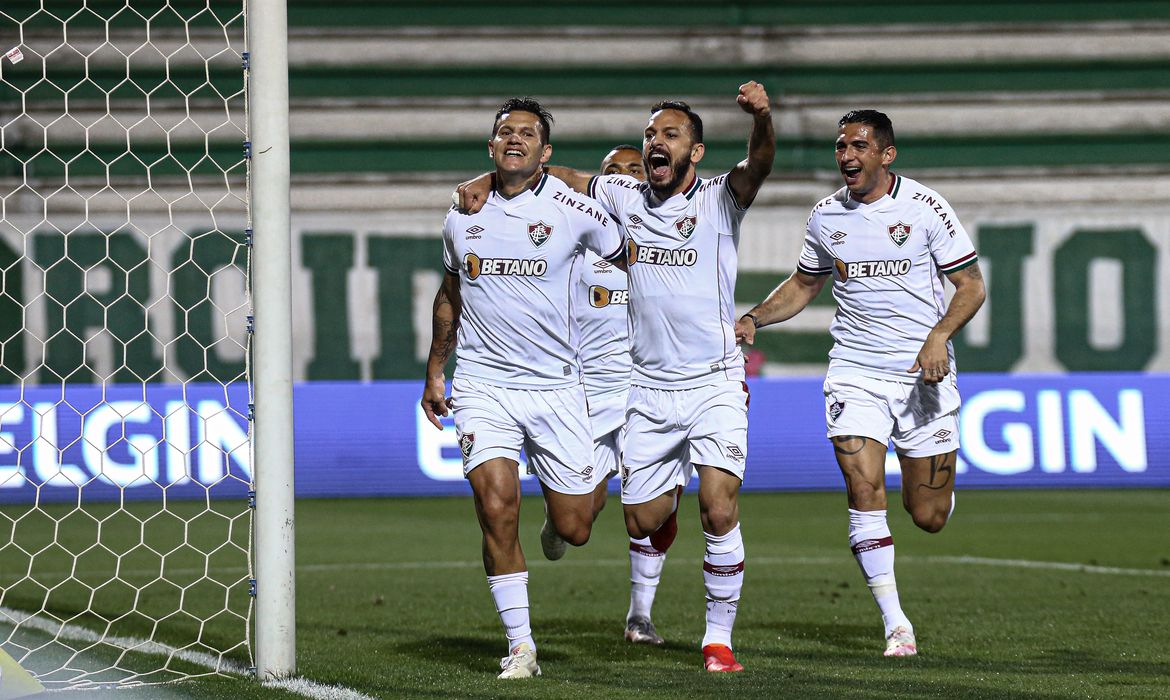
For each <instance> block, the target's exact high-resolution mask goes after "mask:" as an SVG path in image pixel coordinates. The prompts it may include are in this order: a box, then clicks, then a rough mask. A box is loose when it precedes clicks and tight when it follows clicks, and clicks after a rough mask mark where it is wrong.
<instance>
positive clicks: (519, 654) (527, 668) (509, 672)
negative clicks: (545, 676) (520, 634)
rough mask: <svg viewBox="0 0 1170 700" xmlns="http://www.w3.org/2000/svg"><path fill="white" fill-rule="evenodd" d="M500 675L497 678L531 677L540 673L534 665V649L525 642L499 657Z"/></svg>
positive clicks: (538, 668) (538, 667)
mask: <svg viewBox="0 0 1170 700" xmlns="http://www.w3.org/2000/svg"><path fill="white" fill-rule="evenodd" d="M500 669H501V671H500V675H498V676H496V677H497V678H532V677H533V676H539V675H540V666H537V665H536V650H535V649H533V648H532V647H531V646H529V645H528V644H527V643H524V644H520V645H518V646H517V647H516V648H515V649H513V650H512V653H511V654H509V655H507V656H505V657H504V658H502V659H500Z"/></svg>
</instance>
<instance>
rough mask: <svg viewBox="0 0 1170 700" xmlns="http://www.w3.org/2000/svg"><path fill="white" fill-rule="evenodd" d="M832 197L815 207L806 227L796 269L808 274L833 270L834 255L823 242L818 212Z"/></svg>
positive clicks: (825, 272) (818, 273)
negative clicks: (826, 248)
mask: <svg viewBox="0 0 1170 700" xmlns="http://www.w3.org/2000/svg"><path fill="white" fill-rule="evenodd" d="M830 201H832V198H831V197H830V198H828V199H824V200H822V201H821V202H820V203H818V204H817V206H815V207H813V210H812V213H811V214H809V216H808V223H807V224H806V225H805V228H804V246H803V247H802V248H801V249H800V258H799V259H798V260H797V262H796V269H797V270H800V271H801V272H803V273H804V274H806V275H814V276H819V275H828V274H830V273H832V272H833V256H832V255H830V254H829V251H827V250H825V246H824V245H822V244H821V237H820V235H819V231H820V221H819V217H818V214H819V212H820V210H821V207H822V206H825V205H827V204H828V203H829V202H830Z"/></svg>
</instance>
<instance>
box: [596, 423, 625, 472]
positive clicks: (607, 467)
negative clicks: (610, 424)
mask: <svg viewBox="0 0 1170 700" xmlns="http://www.w3.org/2000/svg"><path fill="white" fill-rule="evenodd" d="M622 432H623V431H622V429H621V428H615V429H613V430H611V431H609V432H608V433H606V434H605V435H602V436H601V437H599V438H597V439H596V440H594V441H593V466H594V468H595V469H596V470H597V473H598V474H600V475H601V478H602V479H605V480H607V481H608V480H609V478H610V477H612V476H614V475H615V474H617V473H618V470H619V469H620V467H621V463H622Z"/></svg>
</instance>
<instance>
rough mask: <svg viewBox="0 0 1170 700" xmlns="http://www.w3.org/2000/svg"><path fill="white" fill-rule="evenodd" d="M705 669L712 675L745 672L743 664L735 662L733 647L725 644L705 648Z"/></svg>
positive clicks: (710, 645) (709, 645)
mask: <svg viewBox="0 0 1170 700" xmlns="http://www.w3.org/2000/svg"><path fill="white" fill-rule="evenodd" d="M703 667H704V668H706V669H707V670H708V671H710V672H712V673H734V672H736V671H742V670H743V664H741V663H740V662H738V661H736V660H735V654H732V653H731V647H728V646H725V645H723V644H708V645H707V646H705V647H703Z"/></svg>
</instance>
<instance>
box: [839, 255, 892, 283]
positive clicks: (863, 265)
mask: <svg viewBox="0 0 1170 700" xmlns="http://www.w3.org/2000/svg"><path fill="white" fill-rule="evenodd" d="M833 266H834V267H836V268H837V275H838V276H839V277H840V278H841V281H842V282H846V281H848V280H850V279H860V278H863V277H897V276H899V275H904V274H906V273H908V272H910V261H909V260H859V261H857V262H845V261H844V260H841V259H840V258H838V259H836V260H834V261H833Z"/></svg>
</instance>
